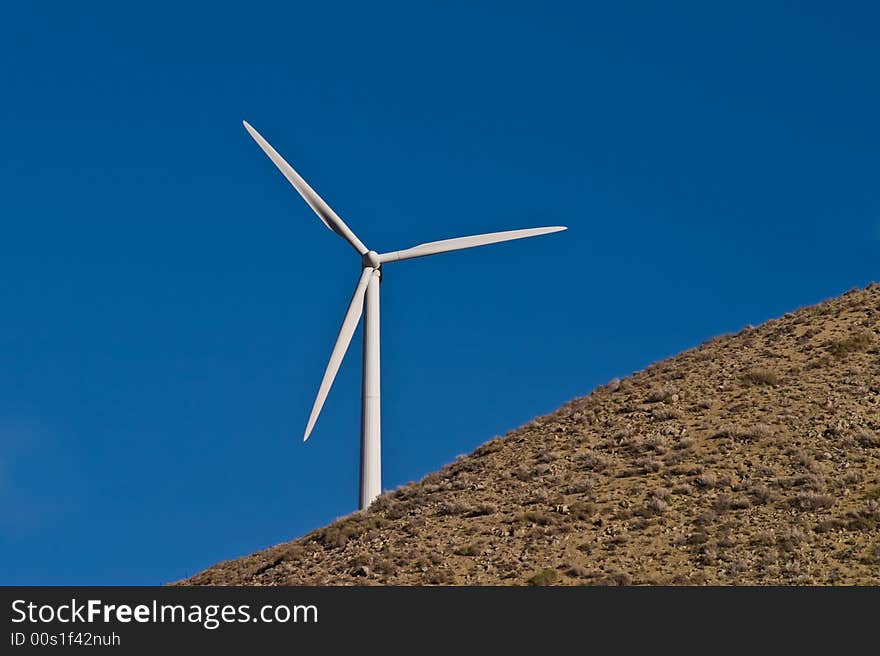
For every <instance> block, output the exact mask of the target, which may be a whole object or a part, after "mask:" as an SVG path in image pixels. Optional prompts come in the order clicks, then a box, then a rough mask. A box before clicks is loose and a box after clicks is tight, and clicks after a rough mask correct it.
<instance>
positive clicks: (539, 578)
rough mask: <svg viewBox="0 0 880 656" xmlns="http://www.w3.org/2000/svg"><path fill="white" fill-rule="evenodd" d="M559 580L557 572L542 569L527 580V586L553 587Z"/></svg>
mask: <svg viewBox="0 0 880 656" xmlns="http://www.w3.org/2000/svg"><path fill="white" fill-rule="evenodd" d="M558 580H559V572H557V571H556V570H555V569H542V570H541V571H540V572H538V573H537V574H535V575H534V576H532V577H531V578H530V579H529V585H553V584H554V583H556V582H557V581H558Z"/></svg>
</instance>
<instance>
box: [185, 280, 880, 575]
mask: <svg viewBox="0 0 880 656" xmlns="http://www.w3.org/2000/svg"><path fill="white" fill-rule="evenodd" d="M180 584H184V585H245V584H246V585H304V584H305V585H373V584H397V585H424V584H457V585H522V584H531V585H548V584H559V585H582V584H588V585H590V584H600V585H608V584H612V585H616V584H617V585H619V584H651V585H655V584H722V585H727V584H875V585H876V584H880V285H871V286H869V287H868V288H866V289H864V290H855V291H852V292H849V293H847V294H844V295H843V296H841V297H839V298H836V299H833V300H831V301H828V302H825V303H822V304H820V305H817V306H813V307H807V308H803V309H801V310H798V311H797V312H793V313H790V314H787V315H785V316H784V317H782V318H781V319H776V320H773V321H769V322H767V323H765V324H763V325H761V326H759V327H757V328H752V327H749V328H746V329H744V330H742V331H741V332H739V333H738V334H736V335H726V336H722V337H718V338H715V339H713V340H711V341H709V342H707V343H705V344H703V345H701V346H699V347H698V348H695V349H692V350H690V351H687V352H685V353H682V354H681V355H678V356H676V357H674V358H671V359H669V360H665V361H663V362H659V363H657V364H655V365H652V366H650V367H648V368H647V369H645V370H644V371H641V372H639V373H637V374H635V375H633V376H631V377H629V378H626V379H624V380H620V381H616V380H615V381H612V382H611V383H609V384H608V385H605V386H603V387H600V388H598V389H597V390H595V391H594V392H593V393H592V394H590V395H588V396H585V397H583V398H579V399H575V400H573V401H571V402H570V403H568V404H566V405H565V406H563V407H562V408H560V409H559V410H557V411H556V412H554V413H552V414H549V415H547V416H544V417H540V418H538V419H536V420H534V421H533V422H531V423H530V424H528V425H526V426H523V427H521V428H518V429H516V430H514V431H511V432H510V433H509V434H508V435H506V436H504V437H503V438H496V439H494V440H491V441H490V442H487V443H486V444H484V445H482V446H481V447H480V448H478V449H477V450H476V451H475V452H474V453H472V454H471V455H469V456H466V457H462V458H460V459H458V460H457V461H456V462H454V463H452V464H450V465H448V466H447V467H445V468H444V469H443V470H441V471H440V472H437V473H434V474H430V475H428V476H426V477H425V478H424V479H423V480H422V481H420V482H418V483H412V484H409V485H406V486H404V487H402V488H400V489H398V490H396V491H394V492H391V493H388V494H386V495H384V496H382V497H380V498H379V499H378V500H377V501H376V502H375V503H374V504H373V505H372V506H371V507H370V508H369V509H368V510H367V511H364V512H359V513H355V514H353V515H351V516H349V517H346V518H343V519H340V520H338V521H336V522H334V523H333V524H331V525H329V526H327V527H325V528H321V529H319V530H316V531H313V532H312V533H309V534H308V535H306V536H304V537H303V538H300V539H298V540H294V541H293V542H288V543H286V544H281V545H278V546H275V547H272V548H269V549H266V550H265V551H261V552H259V553H256V554H254V555H251V556H247V557H245V558H241V559H238V560H234V561H228V562H224V563H220V564H218V565H215V566H213V567H211V568H209V569H207V570H205V571H204V572H201V573H200V574H197V575H196V576H194V577H192V578H190V579H188V580H186V581H182V582H180Z"/></svg>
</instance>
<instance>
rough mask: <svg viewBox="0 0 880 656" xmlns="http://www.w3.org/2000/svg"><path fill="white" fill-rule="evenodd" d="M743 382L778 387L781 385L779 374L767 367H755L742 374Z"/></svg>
mask: <svg viewBox="0 0 880 656" xmlns="http://www.w3.org/2000/svg"><path fill="white" fill-rule="evenodd" d="M742 382H743V384H744V385H746V386H751V385H767V386H769V387H776V386H777V385H779V376H777V375H776V373H775V372H774V371H772V370H770V369H767V368H765V367H755V368H753V369H749V370H748V371H746V372H745V373H744V374H743V375H742Z"/></svg>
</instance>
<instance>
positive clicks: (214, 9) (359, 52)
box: [0, 2, 880, 584]
mask: <svg viewBox="0 0 880 656" xmlns="http://www.w3.org/2000/svg"><path fill="white" fill-rule="evenodd" d="M190 4H191V3H184V2H174V3H165V2H152V3H143V4H137V5H132V4H131V3H119V2H113V3H70V2H63V3H62V2H51V3H14V6H13V5H9V6H6V7H4V9H3V10H2V15H0V76H2V77H0V98H2V102H0V119H2V128H0V221H2V223H0V225H2V235H0V583H3V584H90V583H91V584H153V583H162V582H167V581H171V580H175V579H178V578H181V577H184V576H187V575H190V574H193V573H195V572H196V571H198V570H200V569H202V568H204V567H206V566H208V565H211V564H213V563H214V562H216V561H219V560H223V559H227V558H232V557H236V556H240V555H243V554H247V553H250V552H252V551H255V550H257V549H260V548H263V547H266V546H269V545H272V544H275V543H278V542H282V541H285V540H288V539H291V538H294V537H297V536H299V535H302V534H303V533H305V532H307V531H308V530H310V529H312V528H315V527H318V526H320V525H322V524H325V523H327V522H329V521H331V520H332V519H334V518H335V517H338V516H341V515H344V514H347V513H348V512H350V511H351V510H352V509H353V508H354V507H355V505H356V502H357V480H358V479H357V470H358V425H359V388H360V361H359V352H358V350H357V348H356V349H355V350H353V351H352V352H351V353H349V356H348V358H347V359H346V361H345V363H344V364H343V368H342V371H341V373H340V377H339V378H338V379H337V382H336V384H335V386H334V388H333V390H332V391H331V394H330V397H329V400H328V402H327V405H326V406H325V409H324V413H323V415H322V416H321V419H320V421H319V423H318V425H317V428H316V430H315V433H314V434H313V437H312V439H310V441H309V442H308V443H307V444H305V445H303V443H302V431H303V428H304V424H305V421H306V419H307V416H308V412H309V409H310V408H311V404H312V401H313V398H314V394H315V391H316V389H317V385H318V382H319V380H320V377H321V374H322V373H323V370H324V366H325V363H326V360H327V358H328V356H329V353H330V349H331V346H332V344H333V341H334V339H335V335H336V332H337V330H338V327H339V322H340V321H341V318H342V315H343V313H344V310H345V307H346V304H347V302H348V299H349V296H350V294H351V290H352V288H353V286H354V284H355V282H356V278H357V274H358V267H359V262H358V259H357V257H356V256H355V255H354V253H353V252H352V251H351V249H350V248H349V246H348V245H346V244H345V243H344V242H343V241H342V240H341V239H339V238H338V237H336V236H335V235H333V234H332V233H330V232H328V231H327V230H326V229H325V228H324V227H323V226H322V225H321V223H320V222H319V221H318V220H317V218H316V217H315V216H314V215H313V214H312V213H311V211H310V210H309V209H308V208H307V206H306V205H305V204H304V203H303V202H302V200H300V198H299V197H298V196H297V195H296V193H295V192H294V191H293V189H292V188H290V187H289V185H288V184H287V183H286V182H285V181H284V179H283V178H282V177H281V175H280V174H279V173H278V172H277V170H276V169H275V168H274V167H273V166H272V164H271V163H270V162H269V160H268V159H267V158H266V157H265V156H264V155H263V153H262V152H261V151H260V150H259V148H258V147H257V146H256V144H254V143H253V141H252V140H251V139H250V137H249V136H248V135H247V133H246V132H245V130H244V129H243V128H242V126H241V121H242V119H247V120H248V121H250V122H251V123H252V124H253V125H254V126H255V127H256V128H257V129H258V130H260V131H261V132H262V133H263V134H264V135H265V136H266V137H267V138H268V139H269V140H270V142H271V143H273V145H275V147H276V148H278V150H279V151H280V152H281V153H282V154H283V155H284V156H286V157H287V158H288V160H289V161H290V162H291V163H292V164H293V165H294V166H295V167H297V168H298V170H299V171H300V172H301V173H302V174H303V176H304V177H305V178H306V179H307V180H308V181H309V182H311V183H312V185H313V186H314V187H315V188H316V189H317V190H318V191H319V193H321V194H322V195H323V196H324V198H325V199H327V200H328V202H329V203H330V204H331V205H332V206H333V207H334V209H335V210H336V211H337V212H338V213H339V214H340V215H341V216H343V217H344V218H345V219H346V221H347V222H348V223H349V225H350V226H351V227H352V228H353V229H354V230H355V231H356V232H357V233H358V235H359V236H360V237H361V238H362V239H363V240H364V241H365V242H366V243H367V245H368V246H370V247H371V248H375V249H377V250H380V251H381V250H390V249H395V248H400V247H406V246H410V245H414V244H417V243H419V242H423V241H429V240H434V239H442V238H446V237H452V236H458V235H463V234H471V233H478V232H488V231H494V230H504V229H512V228H520V227H530V226H535V225H548V224H549V225H554V224H563V225H568V226H569V227H570V229H569V231H568V232H565V233H561V234H557V235H551V236H548V237H541V238H537V239H532V240H526V241H521V242H515V243H511V244H504V245H500V246H490V247H486V248H483V249H476V250H469V251H462V252H460V253H455V254H451V255H445V256H439V257H435V258H426V259H422V260H413V261H410V262H406V263H401V264H397V265H394V266H389V267H388V269H387V271H386V272H385V281H384V282H383V285H382V292H383V308H382V310H383V316H382V319H383V324H382V336H383V354H382V356H383V360H382V373H383V394H384V408H383V410H384V422H383V428H384V433H383V438H384V444H383V451H384V454H383V455H384V461H383V466H384V472H383V473H384V484H385V487H386V488H394V487H396V486H398V485H400V484H402V483H405V482H407V481H411V480H416V479H419V478H420V477H422V476H423V475H424V474H426V473H427V472H430V471H433V470H436V469H438V468H439V467H441V466H442V465H443V464H445V463H447V462H449V461H451V460H452V459H453V458H455V456H456V455H458V454H461V453H466V452H469V451H471V450H472V449H473V448H474V447H476V446H477V445H478V444H480V443H482V442H484V441H485V440H488V439H490V438H492V437H493V436H495V435H499V434H504V433H505V432H506V431H508V430H510V429H512V428H514V427H516V426H518V425H520V424H522V423H524V422H527V421H529V420H530V419H532V418H533V417H535V416H537V415H540V414H543V413H546V412H549V411H552V410H553V409H555V408H556V407H558V406H559V405H561V404H563V403H564V402H566V401H568V400H570V399H572V398H574V397H577V396H579V395H583V394H586V393H588V392H589V391H590V390H591V389H593V388H594V387H595V386H596V385H598V384H601V383H604V382H607V381H608V380H609V379H611V378H613V377H615V376H624V375H627V374H629V373H631V372H632V371H634V370H637V369H640V368H642V367H644V366H646V365H647V364H649V363H651V362H652V361H656V360H658V359H661V358H664V357H666V356H669V355H672V354H674V353H677V352H679V351H681V350H682V349H685V348H688V347H691V346H694V345H697V344H699V343H700V342H701V341H704V340H706V339H708V338H710V337H712V336H713V335H716V334H718V333H722V332H726V331H734V330H738V329H739V328H741V327H743V326H744V325H746V324H749V323H753V324H754V323H758V322H761V321H763V320H765V319H768V318H770V317H774V316H778V315H780V314H782V313H784V312H786V311H789V310H792V309H794V308H796V307H798V306H801V305H804V304H809V303H815V302H818V301H820V300H822V299H824V298H827V297H829V296H834V295H837V294H839V293H841V292H843V291H845V290H847V289H850V288H852V287H855V286H863V285H865V284H867V283H868V282H870V281H871V280H876V279H878V278H880V264H878V262H880V257H878V251H880V193H878V180H880V159H878V153H880V121H878V117H880V76H878V73H877V66H878V62H880V42H878V39H877V25H878V22H880V15H878V11H877V10H876V9H874V8H872V3H861V4H859V3H853V4H850V3H847V4H846V5H845V6H844V5H841V4H839V3H838V4H829V3H793V2H791V3H775V2H773V3H771V2H760V3H759V2H755V3H724V4H726V5H729V6H728V7H726V8H721V7H719V4H720V3H704V2H693V3H673V5H672V6H669V7H659V6H658V3H654V2H618V3H574V2H572V3H554V2H548V3H543V4H541V3H538V4H536V3H534V2H528V3H515V2H504V3H498V4H490V3H473V2H466V3H458V2H445V3H441V4H437V5H434V6H432V7H431V8H428V7H427V6H426V5H424V4H423V3H421V4H420V3H411V2H407V3H399V4H391V3H381V2H380V3H317V2H310V3H297V2H284V3H281V2H279V3H274V4H271V5H266V4H262V3H259V2H250V3H244V4H242V3H235V4H234V5H231V6H223V5H222V3H210V4H208V3H205V4H204V5H203V6H202V7H200V8H198V9H192V8H190ZM612 5H613V6H612ZM359 345H360V333H358V334H357V335H356V336H355V342H354V343H353V346H355V347H359Z"/></svg>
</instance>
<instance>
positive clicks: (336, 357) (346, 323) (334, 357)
mask: <svg viewBox="0 0 880 656" xmlns="http://www.w3.org/2000/svg"><path fill="white" fill-rule="evenodd" d="M374 271H375V269H370V268H365V269H364V270H363V271H362V272H361V277H360V280H358V284H357V287H355V288H354V294H353V295H352V297H351V302H350V303H349V304H348V311H347V312H346V313H345V319H343V320H342V328H340V329H339V336H338V337H337V338H336V344H334V345H333V352H332V353H331V354H330V362H328V363H327V369H326V370H325V371H324V378H322V379H321V386H320V387H319V388H318V396H317V397H316V398H315V404H314V405H313V406H312V414H310V415H309V423H308V424H307V425H306V433H305V436H304V437H303V442H305V441H306V440H307V439H309V435H310V434H311V432H312V429H313V428H314V427H315V422H316V421H318V415H319V414H321V408H323V407H324V401H325V400H326V399H327V393H328V392H329V391H330V386H331V385H332V384H333V380H334V379H335V378H336V372H338V371H339V365H341V364H342V358H344V357H345V352H346V351H347V350H348V345H349V344H351V337H352V335H354V331H355V328H357V325H358V321H360V319H361V314H362V313H363V310H364V295H365V293H366V290H367V283H369V282H370V278H371V277H372V276H373V272H374Z"/></svg>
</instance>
